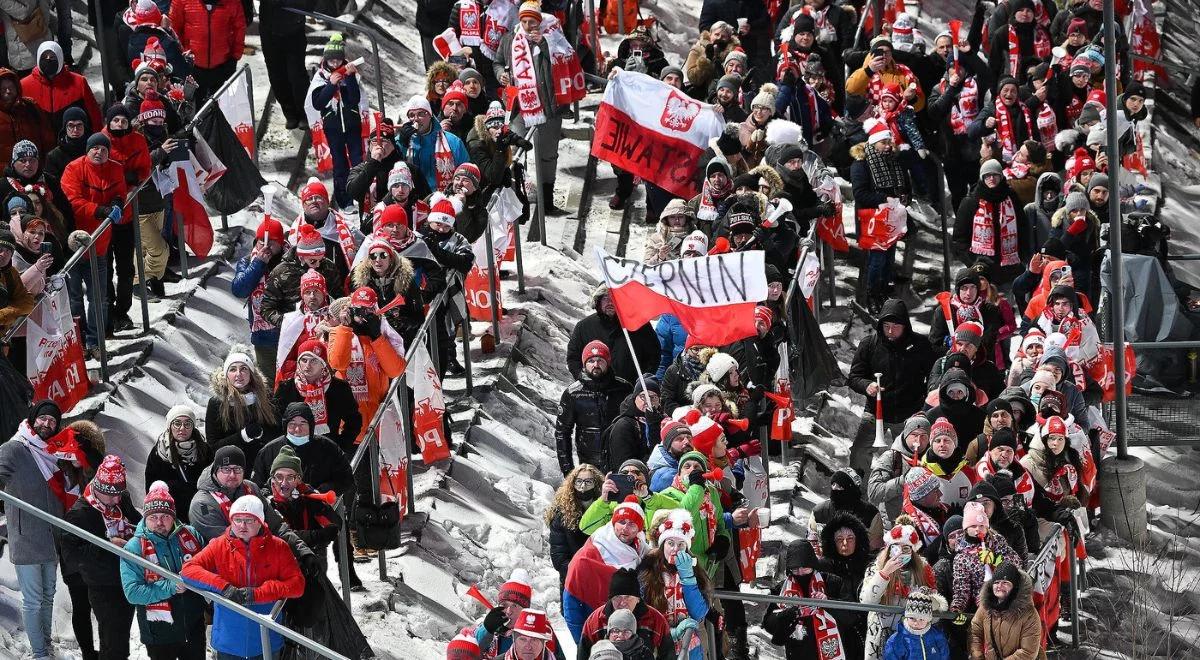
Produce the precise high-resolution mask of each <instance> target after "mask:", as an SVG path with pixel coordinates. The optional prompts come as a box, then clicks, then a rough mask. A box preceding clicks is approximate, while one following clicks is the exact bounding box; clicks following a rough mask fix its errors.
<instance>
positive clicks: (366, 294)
mask: <svg viewBox="0 0 1200 660" xmlns="http://www.w3.org/2000/svg"><path fill="white" fill-rule="evenodd" d="M350 306H351V307H370V308H371V309H376V308H378V307H379V296H378V295H376V293H375V290H374V289H372V288H371V287H369V286H360V287H358V288H357V289H355V290H354V293H352V294H350Z"/></svg>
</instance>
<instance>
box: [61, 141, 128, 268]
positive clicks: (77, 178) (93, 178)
mask: <svg viewBox="0 0 1200 660" xmlns="http://www.w3.org/2000/svg"><path fill="white" fill-rule="evenodd" d="M62 190H63V194H64V195H66V197H67V201H69V202H70V203H71V211H72V213H74V214H75V228H76V229H82V230H83V231H86V232H88V233H89V234H90V233H92V232H93V231H95V229H96V227H99V226H100V220H97V219H96V209H97V208H98V207H100V206H104V205H106V204H123V203H124V202H125V194H126V191H127V188H126V186H125V168H124V167H123V166H122V165H121V164H120V163H118V162H117V161H115V160H113V159H112V158H109V159H108V160H107V161H106V162H105V163H104V164H103V165H94V164H93V163H92V162H91V161H90V160H88V157H87V154H84V155H82V156H80V157H79V158H76V159H75V160H73V161H71V162H70V163H68V164H67V168H66V169H65V170H63V174H62ZM132 218H133V216H132V214H131V211H130V208H129V207H128V206H126V207H125V212H124V213H123V214H122V218H121V222H129V220H131V219H132ZM111 238H112V232H108V231H106V232H104V233H103V234H101V235H100V237H99V238H98V239H96V254H108V242H109V240H110V239H111Z"/></svg>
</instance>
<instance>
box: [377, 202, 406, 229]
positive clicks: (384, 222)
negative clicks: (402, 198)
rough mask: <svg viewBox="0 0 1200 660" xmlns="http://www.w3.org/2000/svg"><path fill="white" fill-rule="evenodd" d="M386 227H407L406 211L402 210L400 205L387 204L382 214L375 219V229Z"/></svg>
mask: <svg viewBox="0 0 1200 660" xmlns="http://www.w3.org/2000/svg"><path fill="white" fill-rule="evenodd" d="M388 225H404V226H405V227H408V226H409V224H408V211H405V210H404V206H403V205H402V204H388V205H387V206H385V207H383V212H381V213H380V214H379V217H377V218H376V219H375V229H379V228H380V227H386V226H388Z"/></svg>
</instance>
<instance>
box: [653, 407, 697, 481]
mask: <svg viewBox="0 0 1200 660" xmlns="http://www.w3.org/2000/svg"><path fill="white" fill-rule="evenodd" d="M658 434H659V436H660V437H662V443H661V444H659V445H658V446H657V447H655V448H654V451H653V452H651V453H650V460H649V461H647V463H646V467H647V468H649V469H650V473H651V476H650V490H651V491H653V492H655V493H658V492H661V491H663V490H666V489H667V488H670V487H671V484H672V482H674V481H675V475H677V474H678V473H679V462H680V461H681V460H683V456H684V455H685V454H687V453H688V452H690V451H691V450H692V429H691V428H690V427H689V426H688V425H687V424H685V423H683V422H681V421H678V420H674V419H670V420H667V419H664V420H663V422H662V425H661V426H659V433H658Z"/></svg>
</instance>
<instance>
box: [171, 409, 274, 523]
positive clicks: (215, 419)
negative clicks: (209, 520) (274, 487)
mask: <svg viewBox="0 0 1200 660" xmlns="http://www.w3.org/2000/svg"><path fill="white" fill-rule="evenodd" d="M281 412H282V411H281ZM246 419H254V420H256V419H258V404H257V403H255V404H253V405H250V406H247V407H246ZM204 430H205V432H206V433H207V434H208V446H209V447H212V449H213V451H216V450H218V449H220V448H221V447H224V446H225V445H234V446H237V447H240V448H241V450H242V453H243V454H245V455H246V465H254V458H255V456H257V455H258V451H259V450H260V449H262V448H263V445H265V444H267V443H268V442H270V440H271V438H275V437H278V436H279V434H281V433H283V427H282V426H279V425H277V424H271V425H269V426H264V427H262V432H261V433H260V434H259V436H258V437H257V438H255V439H254V440H252V441H250V442H246V439H245V438H243V437H242V430H243V429H242V428H234V427H233V426H226V425H225V424H224V423H222V422H221V400H220V399H218V398H217V397H215V396H211V397H209V398H208V406H207V407H206V408H205V410H204ZM192 483H193V484H194V483H196V480H195V479H193V480H192ZM173 488H174V487H172V490H171V492H172V493H174V492H175V491H174V489H173ZM175 500H176V501H179V498H178V497H176V498H175ZM180 510H181V511H182V509H180Z"/></svg>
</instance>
